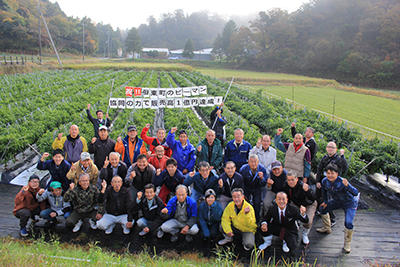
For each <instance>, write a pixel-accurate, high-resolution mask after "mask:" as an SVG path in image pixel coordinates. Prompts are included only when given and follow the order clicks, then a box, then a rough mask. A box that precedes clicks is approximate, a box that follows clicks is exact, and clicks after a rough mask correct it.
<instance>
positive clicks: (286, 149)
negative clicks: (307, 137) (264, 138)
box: [274, 128, 311, 183]
mask: <svg viewBox="0 0 400 267" xmlns="http://www.w3.org/2000/svg"><path fill="white" fill-rule="evenodd" d="M282 133H283V129H282V128H279V129H278V130H277V131H276V135H275V138H274V142H275V147H276V148H277V149H279V150H280V151H282V152H283V153H285V169H286V170H288V171H289V170H292V171H294V172H295V173H296V174H297V176H298V177H301V178H302V179H303V182H305V183H307V181H308V178H309V177H310V171H311V152H310V150H309V149H308V148H307V147H306V146H305V145H304V143H303V135H302V134H299V133H297V134H296V135H295V136H294V139H293V143H287V142H285V143H283V142H282V141H281V134H282Z"/></svg>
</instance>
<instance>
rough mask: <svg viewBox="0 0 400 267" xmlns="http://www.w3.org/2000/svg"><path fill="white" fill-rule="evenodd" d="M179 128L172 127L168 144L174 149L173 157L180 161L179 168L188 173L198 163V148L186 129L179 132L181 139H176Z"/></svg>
mask: <svg viewBox="0 0 400 267" xmlns="http://www.w3.org/2000/svg"><path fill="white" fill-rule="evenodd" d="M176 130H177V128H176V127H173V128H171V131H170V132H169V133H168V136H167V144H168V146H169V147H170V148H171V149H172V153H173V154H172V157H173V158H174V159H176V161H177V162H178V170H180V171H181V172H182V173H183V174H187V173H189V172H191V171H193V169H194V165H195V163H196V150H195V149H194V146H193V145H192V144H191V143H190V142H189V139H188V136H187V133H186V132H185V131H184V130H181V131H180V132H179V141H177V140H175V132H176Z"/></svg>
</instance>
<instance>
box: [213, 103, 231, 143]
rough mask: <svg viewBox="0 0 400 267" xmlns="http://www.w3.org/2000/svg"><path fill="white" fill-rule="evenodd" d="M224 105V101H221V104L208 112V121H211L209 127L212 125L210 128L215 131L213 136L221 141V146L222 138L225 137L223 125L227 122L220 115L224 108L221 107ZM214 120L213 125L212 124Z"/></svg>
mask: <svg viewBox="0 0 400 267" xmlns="http://www.w3.org/2000/svg"><path fill="white" fill-rule="evenodd" d="M223 106H224V103H223V102H222V103H221V105H219V106H216V107H215V109H214V110H213V111H211V114H210V123H212V125H211V127H213V126H214V127H213V128H212V129H211V130H214V131H215V136H216V137H217V139H218V140H219V141H221V146H222V147H224V139H225V128H224V127H225V125H226V124H227V123H228V122H227V120H226V118H225V117H224V116H222V112H224V110H223V109H222V107H223ZM214 122H215V125H214Z"/></svg>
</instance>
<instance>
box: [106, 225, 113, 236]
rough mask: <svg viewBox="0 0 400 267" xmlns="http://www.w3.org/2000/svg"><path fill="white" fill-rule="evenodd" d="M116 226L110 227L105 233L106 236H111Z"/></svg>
mask: <svg viewBox="0 0 400 267" xmlns="http://www.w3.org/2000/svg"><path fill="white" fill-rule="evenodd" d="M114 226H115V224H112V225H110V226H108V228H107V229H106V230H105V231H104V232H105V233H106V235H109V234H111V233H112V232H113V230H114Z"/></svg>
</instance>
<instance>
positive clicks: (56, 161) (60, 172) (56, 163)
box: [36, 149, 71, 192]
mask: <svg viewBox="0 0 400 267" xmlns="http://www.w3.org/2000/svg"><path fill="white" fill-rule="evenodd" d="M49 155H50V154H49V153H47V152H44V153H43V155H42V157H41V158H40V160H39V162H38V164H37V166H36V168H37V169H38V170H41V171H44V170H48V171H49V173H50V177H51V178H50V182H52V181H58V182H60V183H61V187H62V189H63V191H64V192H65V191H67V190H68V188H69V184H70V180H68V179H67V173H68V171H69V169H70V168H71V164H70V163H69V162H68V161H66V160H64V152H63V151H62V150H61V149H56V150H54V151H53V159H48V160H46V158H47V157H48V156H49Z"/></svg>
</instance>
